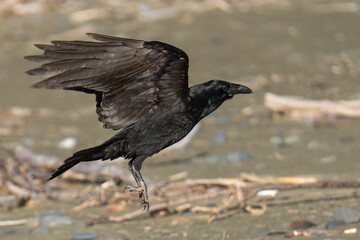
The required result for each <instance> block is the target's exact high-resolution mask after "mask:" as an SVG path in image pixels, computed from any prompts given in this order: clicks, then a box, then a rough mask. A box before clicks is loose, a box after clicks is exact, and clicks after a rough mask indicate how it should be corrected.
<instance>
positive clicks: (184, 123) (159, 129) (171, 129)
mask: <svg viewBox="0 0 360 240" xmlns="http://www.w3.org/2000/svg"><path fill="white" fill-rule="evenodd" d="M195 124H196V123H194V122H193V121H192V120H191V119H190V118H189V117H187V116H186V115H184V114H181V113H173V114H163V115H160V116H157V117H153V118H148V119H144V120H143V121H142V122H141V123H139V124H136V125H137V126H135V127H134V130H133V131H132V132H130V133H129V134H130V135H132V137H131V138H130V141H129V147H131V148H133V149H134V150H135V151H136V155H143V154H145V153H146V154H149V155H153V154H155V153H157V152H159V151H160V150H162V149H164V148H166V147H168V146H170V145H172V144H174V143H176V142H177V141H179V140H181V139H182V138H183V137H185V136H186V135H187V134H188V133H189V132H190V131H191V129H192V128H193V127H194V125H195Z"/></svg>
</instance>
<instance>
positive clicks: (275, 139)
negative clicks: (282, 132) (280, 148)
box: [270, 136, 284, 145]
mask: <svg viewBox="0 0 360 240" xmlns="http://www.w3.org/2000/svg"><path fill="white" fill-rule="evenodd" d="M270 143H271V144H274V145H281V144H283V143H284V142H283V140H282V138H281V137H279V136H272V137H271V138H270Z"/></svg>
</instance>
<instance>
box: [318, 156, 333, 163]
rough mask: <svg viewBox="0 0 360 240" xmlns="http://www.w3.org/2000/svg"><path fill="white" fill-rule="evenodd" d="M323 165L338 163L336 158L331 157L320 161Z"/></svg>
mask: <svg viewBox="0 0 360 240" xmlns="http://www.w3.org/2000/svg"><path fill="white" fill-rule="evenodd" d="M320 162H321V163H333V162H336V156H334V155H329V156H326V157H323V158H321V159H320Z"/></svg>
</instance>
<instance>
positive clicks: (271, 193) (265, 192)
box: [256, 190, 279, 197]
mask: <svg viewBox="0 0 360 240" xmlns="http://www.w3.org/2000/svg"><path fill="white" fill-rule="evenodd" d="M278 193H279V191H278V190H262V191H259V192H258V193H257V194H256V195H258V196H259V197H275V196H276V195H277V194H278Z"/></svg>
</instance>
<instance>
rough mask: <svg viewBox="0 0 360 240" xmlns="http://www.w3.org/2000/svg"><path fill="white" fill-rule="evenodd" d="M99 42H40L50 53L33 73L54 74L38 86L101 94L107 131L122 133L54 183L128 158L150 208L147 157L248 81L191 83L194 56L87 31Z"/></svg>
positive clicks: (83, 155)
mask: <svg viewBox="0 0 360 240" xmlns="http://www.w3.org/2000/svg"><path fill="white" fill-rule="evenodd" d="M87 35H88V36H89V37H91V38H93V39H95V40H98V42H93V41H51V43H52V45H45V44H35V46H36V47H37V48H39V49H41V50H43V51H44V53H43V55H36V56H27V57H25V59H27V60H30V61H34V62H41V63H43V65H41V67H39V68H35V69H32V70H29V71H28V72H27V74H30V75H47V74H54V75H53V76H52V77H49V78H47V79H45V80H43V81H40V82H38V83H35V84H34V85H32V86H31V87H33V88H47V89H57V88H59V89H65V90H75V91H80V92H85V93H90V94H95V96H96V113H97V114H98V116H99V121H101V122H102V123H103V125H104V128H111V129H113V130H119V132H118V133H117V134H116V135H115V136H113V137H112V138H110V139H109V140H107V141H106V142H104V143H103V144H101V145H99V146H96V147H92V148H88V149H84V150H81V151H79V152H76V153H74V154H73V155H72V156H71V157H69V158H68V159H66V160H65V161H64V164H63V165H61V166H60V167H59V168H58V169H57V170H56V172H54V173H53V175H52V176H51V177H50V178H49V180H51V179H53V178H55V177H57V176H59V175H61V174H62V173H64V172H65V171H67V170H69V169H70V168H71V167H73V166H75V165H76V164H78V163H80V162H87V161H94V160H106V159H111V160H112V159H116V158H119V157H124V158H125V159H129V163H128V165H129V170H130V172H131V173H132V175H133V176H134V178H135V181H136V184H137V186H135V187H134V186H127V187H126V188H127V189H128V190H130V191H136V192H138V193H139V198H140V202H141V205H142V206H143V207H144V210H145V209H146V210H148V209H149V201H148V195H147V189H146V184H145V182H144V180H143V178H142V176H141V174H140V169H141V165H142V163H143V161H144V160H145V159H146V158H148V157H150V156H152V155H154V154H155V153H157V152H159V151H161V150H162V149H164V148H166V147H168V146H170V145H172V144H174V143H176V142H177V141H179V140H181V139H182V138H184V137H185V136H186V135H187V134H188V133H189V132H190V130H191V129H192V128H193V127H194V126H195V125H196V124H197V123H198V122H199V121H200V120H201V119H202V118H204V117H205V116H207V115H208V114H210V113H211V112H213V111H214V110H215V109H217V108H218V107H219V106H220V105H221V104H222V103H223V102H224V101H225V100H228V99H231V98H232V97H233V96H234V95H235V94H239V93H251V92H252V91H251V89H249V88H248V87H246V86H243V85H239V84H234V83H229V82H226V81H221V80H211V81H208V82H205V83H202V84H198V85H195V86H192V87H190V88H189V87H188V65H189V59H188V56H187V55H186V53H185V52H183V51H182V50H180V49H178V48H176V47H174V46H171V45H169V44H166V43H162V42H157V41H151V42H147V41H142V40H134V39H127V38H119V37H112V36H106V35H100V34H94V33H88V34H87Z"/></svg>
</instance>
